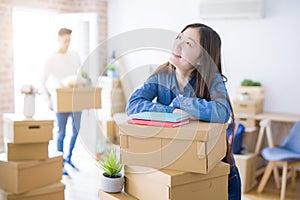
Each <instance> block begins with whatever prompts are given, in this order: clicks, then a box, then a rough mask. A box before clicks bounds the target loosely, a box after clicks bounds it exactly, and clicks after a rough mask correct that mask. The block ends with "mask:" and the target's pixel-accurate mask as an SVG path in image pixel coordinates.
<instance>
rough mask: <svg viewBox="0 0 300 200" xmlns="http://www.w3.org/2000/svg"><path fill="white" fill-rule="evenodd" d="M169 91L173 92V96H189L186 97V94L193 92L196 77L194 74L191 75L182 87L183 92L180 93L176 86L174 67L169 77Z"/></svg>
mask: <svg viewBox="0 0 300 200" xmlns="http://www.w3.org/2000/svg"><path fill="white" fill-rule="evenodd" d="M171 76H172V77H171V90H172V91H173V92H175V94H182V93H183V94H182V95H184V94H185V95H184V96H190V95H187V94H186V93H191V92H194V88H195V87H194V86H195V82H196V75H195V74H194V73H192V76H191V77H190V80H189V82H188V83H187V84H186V85H185V86H184V88H183V91H180V89H179V87H178V84H177V80H176V67H174V70H173V72H172V75H171Z"/></svg>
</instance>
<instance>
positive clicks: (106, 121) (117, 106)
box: [99, 76, 126, 144]
mask: <svg viewBox="0 0 300 200" xmlns="http://www.w3.org/2000/svg"><path fill="white" fill-rule="evenodd" d="M99 80H100V81H99V87H100V88H101V89H102V91H101V102H102V105H101V107H102V109H101V113H100V114H99V119H100V128H101V130H102V132H103V134H104V135H105V136H106V137H107V138H108V139H109V140H110V141H111V142H112V143H114V144H119V143H120V141H119V133H118V128H117V126H116V123H115V121H114V119H113V115H114V114H115V113H123V112H124V111H125V107H126V101H125V98H124V94H123V90H122V88H121V83H120V80H119V79H118V78H110V77H107V76H101V77H100V78H99Z"/></svg>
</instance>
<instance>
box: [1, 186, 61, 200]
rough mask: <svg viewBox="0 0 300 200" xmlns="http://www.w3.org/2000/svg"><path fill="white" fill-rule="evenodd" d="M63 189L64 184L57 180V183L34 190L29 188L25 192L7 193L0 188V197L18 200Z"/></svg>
mask: <svg viewBox="0 0 300 200" xmlns="http://www.w3.org/2000/svg"><path fill="white" fill-rule="evenodd" d="M63 190H65V185H64V184H63V183H61V182H59V183H54V184H52V185H49V186H45V187H41V188H38V189H36V190H31V191H29V192H25V193H21V194H13V193H7V192H5V191H4V190H0V197H1V195H2V197H6V199H7V200H19V199H22V198H30V197H35V196H39V195H43V194H48V193H54V192H60V191H63Z"/></svg>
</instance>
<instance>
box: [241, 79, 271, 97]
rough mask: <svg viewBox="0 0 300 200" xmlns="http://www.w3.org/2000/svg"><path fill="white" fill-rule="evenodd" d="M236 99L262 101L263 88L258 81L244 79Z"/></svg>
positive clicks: (263, 95)
mask: <svg viewBox="0 0 300 200" xmlns="http://www.w3.org/2000/svg"><path fill="white" fill-rule="evenodd" d="M238 97H239V99H240V100H263V99H264V97H265V94H264V88H263V87H262V84H261V83H260V82H258V81H253V80H251V79H244V80H243V81H242V82H241V86H240V87H239V89H238Z"/></svg>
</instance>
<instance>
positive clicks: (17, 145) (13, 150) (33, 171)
mask: <svg viewBox="0 0 300 200" xmlns="http://www.w3.org/2000/svg"><path fill="white" fill-rule="evenodd" d="M3 119H4V136H5V149H6V153H2V154H0V199H3V200H10V199H14V200H21V199H22V200H23V199H26V200H35V199H49V200H63V199H64V189H65V186H64V184H62V183H61V182H60V180H61V177H62V155H61V154H49V153H48V143H49V141H50V140H51V139H52V129H53V120H47V119H24V118H23V117H19V116H17V115H15V114H4V115H3Z"/></svg>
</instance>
